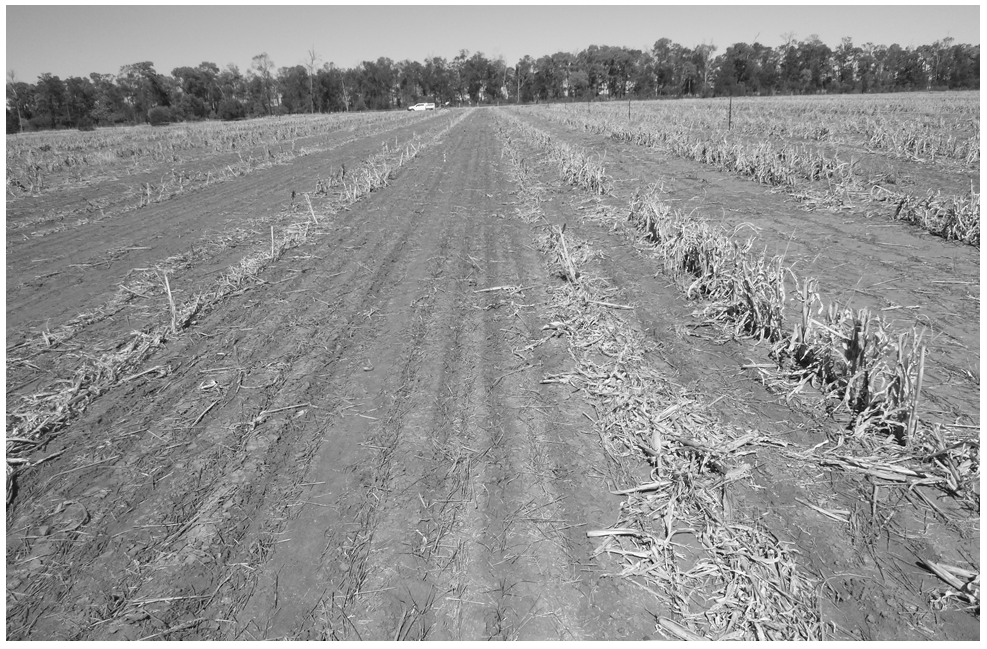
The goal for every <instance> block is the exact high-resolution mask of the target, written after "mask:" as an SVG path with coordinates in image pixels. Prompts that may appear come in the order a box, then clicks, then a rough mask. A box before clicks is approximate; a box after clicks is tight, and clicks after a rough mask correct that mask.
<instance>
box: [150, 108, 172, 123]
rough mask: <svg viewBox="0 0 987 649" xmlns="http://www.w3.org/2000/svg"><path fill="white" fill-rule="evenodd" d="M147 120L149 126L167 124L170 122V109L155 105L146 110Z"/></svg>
mask: <svg viewBox="0 0 987 649" xmlns="http://www.w3.org/2000/svg"><path fill="white" fill-rule="evenodd" d="M147 121H148V122H149V123H150V124H151V126H167V125H168V124H169V123H170V122H171V111H169V110H168V109H167V108H165V107H164V106H155V107H154V108H151V109H150V110H148V111H147Z"/></svg>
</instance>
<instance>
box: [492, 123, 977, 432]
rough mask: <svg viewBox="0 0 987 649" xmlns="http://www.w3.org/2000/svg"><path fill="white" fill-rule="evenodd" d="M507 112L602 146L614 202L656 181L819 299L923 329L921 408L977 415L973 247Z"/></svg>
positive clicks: (967, 420) (678, 203) (882, 214)
mask: <svg viewBox="0 0 987 649" xmlns="http://www.w3.org/2000/svg"><path fill="white" fill-rule="evenodd" d="M512 114H515V115H517V116H519V117H522V118H523V119H524V120H526V121H528V122H529V123H531V124H533V125H535V126H537V127H539V128H541V129H543V130H546V131H547V132H550V133H553V134H555V135H556V136H557V137H560V138H561V139H562V140H563V141H568V142H571V143H574V144H576V145H578V146H580V147H583V148H584V150H585V151H586V153H590V152H593V151H596V152H600V151H603V152H605V155H604V154H603V153H599V154H598V157H601V158H604V164H605V166H606V169H607V173H608V175H610V176H611V177H612V178H613V179H614V181H615V190H614V194H615V196H617V197H619V203H620V206H621V208H622V207H623V206H624V205H626V201H627V200H628V199H629V198H630V192H631V191H632V190H633V189H634V188H637V187H642V188H643V187H646V186H648V185H649V184H650V183H654V182H659V183H661V184H662V186H663V188H664V190H665V192H666V193H665V195H664V196H663V200H664V201H665V202H666V203H668V204H669V205H671V206H673V207H674V208H675V209H679V210H682V211H684V212H687V213H688V212H694V213H696V214H697V216H698V217H701V218H704V219H707V220H709V221H710V222H712V223H719V224H721V225H723V226H724V227H726V228H735V227H737V228H739V229H738V235H737V236H738V237H741V238H746V237H747V236H749V235H753V236H755V237H756V239H757V241H756V244H755V245H756V246H763V247H764V248H765V250H766V251H767V254H769V255H778V254H780V255H784V256H785V259H786V262H785V263H786V265H791V266H794V269H795V272H796V273H798V275H799V277H800V278H802V279H804V278H807V277H814V278H816V279H817V280H818V281H819V291H820V294H821V295H822V297H823V299H824V301H826V302H827V303H830V302H834V301H836V302H839V303H841V304H849V305H850V306H852V307H853V308H861V307H866V308H868V309H870V310H871V312H872V313H875V314H878V315H881V316H882V317H884V318H886V319H888V320H889V321H891V322H892V323H893V326H894V327H895V328H896V329H898V330H902V331H908V330H911V328H912V327H915V328H917V329H919V330H923V329H925V330H926V334H925V336H924V338H923V342H924V344H926V345H927V347H928V349H929V355H928V360H929V362H928V363H927V365H926V375H925V376H926V380H925V382H924V384H923V395H924V400H925V402H926V404H927V405H923V408H924V409H926V410H927V411H930V414H931V411H932V410H935V411H936V412H935V413H934V416H935V417H936V418H937V419H941V420H943V421H946V422H950V423H955V421H956V420H957V419H959V421H960V423H964V424H974V423H976V422H977V421H978V418H979V413H980V392H979V385H977V384H976V383H975V382H974V381H972V380H971V379H970V378H969V376H968V375H967V372H972V373H973V375H974V376H976V377H978V378H979V357H980V336H979V327H978V324H979V321H980V314H979V305H980V299H979V294H980V290H979V289H980V280H979V278H980V253H979V251H978V250H977V249H976V248H973V247H972V246H968V245H965V244H959V243H956V242H949V241H945V240H943V239H942V238H940V237H936V236H933V235H931V234H929V233H927V232H924V231H921V230H920V229H918V228H915V227H912V226H909V225H907V224H904V223H895V222H893V221H891V220H890V219H889V218H887V214H888V213H889V211H890V210H891V209H893V208H891V207H888V206H882V205H878V206H874V207H873V208H872V209H869V210H868V211H867V214H866V215H863V214H860V213H859V212H854V213H850V214H840V213H834V212H830V211H828V210H825V209H819V210H811V211H807V210H803V209H801V208H799V207H797V206H796V204H795V202H794V199H792V198H791V197H789V196H788V195H787V194H784V193H780V192H779V191H776V190H771V189H769V188H767V187H765V186H763V185H759V184H757V183H754V182H753V181H751V180H748V179H746V178H741V177H737V176H736V175H734V174H732V173H728V172H722V171H718V170H716V169H714V168H712V167H711V166H709V165H703V164H701V163H699V162H694V161H691V160H684V159H681V158H678V157H675V156H672V155H668V154H665V153H663V152H661V151H660V149H653V148H647V147H641V146H637V145H634V144H628V143H621V142H616V141H614V140H612V139H610V138H609V137H606V136H604V135H596V134H593V133H590V132H583V131H582V130H578V131H577V130H575V128H574V127H571V126H567V125H565V124H561V123H558V122H554V121H552V120H549V119H547V118H545V117H543V116H541V115H538V114H535V113H533V112H531V111H523V112H516V113H512ZM655 169H660V170H661V173H660V174H658V173H656V172H655ZM745 224H747V226H745ZM751 226H752V227H753V228H756V232H755V230H753V229H751ZM755 249H757V248H755ZM882 309H890V310H888V311H882ZM928 406H932V407H931V408H930V407H928Z"/></svg>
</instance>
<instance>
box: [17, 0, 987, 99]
mask: <svg viewBox="0 0 987 649" xmlns="http://www.w3.org/2000/svg"><path fill="white" fill-rule="evenodd" d="M6 25H7V58H6V69H8V70H10V69H13V70H14V71H15V72H16V74H17V78H18V80H21V81H27V82H30V83H33V82H35V81H36V80H37V77H38V75H40V74H41V73H43V72H50V73H52V74H54V75H56V76H59V77H61V78H63V79H64V78H66V77H70V76H87V75H88V74H89V73H90V72H101V73H110V74H116V73H118V72H119V70H120V67H121V66H122V65H126V64H129V63H136V62H139V61H151V62H153V63H154V67H155V69H156V70H157V71H158V72H160V73H163V74H170V73H171V71H172V70H173V69H174V68H176V67H181V66H186V65H187V66H193V67H194V66H196V65H198V64H199V63H201V62H203V61H210V62H212V63H216V64H217V65H219V67H220V68H223V67H225V66H226V65H227V64H228V63H234V64H236V65H238V66H239V67H240V69H241V71H244V70H246V69H247V68H249V67H250V62H251V59H252V57H253V56H255V55H257V54H260V53H261V52H267V54H268V55H270V57H271V59H272V60H273V61H274V64H275V65H276V66H277V67H282V66H292V65H298V64H302V63H304V62H305V59H306V52H307V51H309V50H310V49H311V48H312V46H314V47H315V51H316V53H317V54H318V55H319V62H318V64H320V65H321V64H322V63H328V62H332V63H335V64H336V65H337V66H338V67H344V68H349V67H353V66H355V65H357V64H359V63H360V62H361V61H365V60H376V59H378V58H379V57H382V56H384V57H388V58H391V59H393V60H394V61H401V60H405V59H410V60H413V61H419V62H421V61H424V59H425V58H426V57H431V56H440V57H443V58H445V59H447V60H451V59H452V58H454V57H455V56H456V55H457V54H458V53H459V51H460V50H461V49H467V50H469V51H470V52H471V53H473V52H483V53H484V54H485V55H486V56H487V57H488V58H497V57H498V56H503V58H504V60H505V61H506V62H507V64H508V65H511V66H512V65H514V64H515V63H516V62H517V61H518V59H520V58H521V57H522V56H524V55H525V54H530V55H531V56H532V57H534V58H538V57H539V56H542V55H545V54H552V53H555V52H558V51H566V52H576V51H579V50H582V49H584V48H586V47H588V46H589V45H617V46H626V47H632V48H635V49H649V48H650V47H651V46H652V45H653V44H654V42H655V41H656V40H658V39H659V38H662V37H667V38H670V39H672V41H674V42H676V43H679V44H681V45H685V46H688V47H695V46H696V45H699V44H700V43H704V42H711V43H713V44H715V45H716V46H717V47H718V48H719V49H718V53H722V52H723V50H724V49H726V47H728V46H729V45H732V44H733V43H736V42H740V41H743V42H746V43H753V42H754V41H755V40H757V41H758V42H760V43H762V44H764V45H768V46H772V47H774V46H777V45H780V44H781V43H782V42H783V39H782V34H787V33H789V32H792V33H794V34H795V37H796V38H797V39H799V40H803V39H806V38H808V37H809V36H810V35H812V34H817V35H818V36H819V38H820V39H822V41H823V42H825V43H826V44H828V45H829V46H830V47H835V46H837V45H839V43H840V39H841V38H842V37H844V36H850V37H851V38H853V41H854V43H855V44H857V45H862V44H864V43H866V42H871V43H874V44H877V45H891V44H892V43H898V44H899V45H901V46H903V47H908V46H910V47H915V46H918V45H923V44H931V43H933V42H935V41H937V40H941V39H943V38H945V37H947V36H951V37H952V38H954V39H955V42H957V43H970V44H979V43H980V6H979V4H965V5H950V6H940V5H914V4H911V5H910V4H896V5H888V4H884V5H876V6H875V5H869V6H866V5H860V4H850V5H822V6H819V5H816V6H810V5H799V4H791V3H789V4H775V5H760V6H750V5H746V6H745V5H737V4H723V3H720V4H717V5H711V4H706V5H696V4H692V5H681V6H660V5H654V4H651V5H642V4H636V5H635V4H631V5H622V6H601V5H585V4H572V3H569V4H555V5H547V6H546V5H541V6H535V5H530V4H515V5H469V4H446V5H434V4H433V5H424V6H419V5H409V4H406V3H405V4H401V5H400V6H394V5H391V6H381V5H370V4H359V5H329V6H325V5H321V6H314V5H308V6H306V5H301V6H281V7H272V6H263V5H243V4H238V5H218V6H197V5H184V6H183V5H172V6H146V5H139V4H138V5H132V4H131V5H110V6H105V5H104V6H83V5H70V6H64V5H62V6H44V5H36V4H35V5H20V6H11V5H7V10H6Z"/></svg>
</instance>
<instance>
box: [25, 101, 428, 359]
mask: <svg viewBox="0 0 987 649" xmlns="http://www.w3.org/2000/svg"><path fill="white" fill-rule="evenodd" d="M446 123H447V121H446V119H444V118H438V119H433V120H430V121H429V122H428V123H427V125H423V124H421V123H415V124H404V125H401V126H398V127H396V128H394V129H389V130H387V131H385V132H383V133H380V134H377V135H374V136H371V137H367V138H362V139H360V140H358V141H356V142H350V143H347V144H343V145H342V146H340V147H338V148H334V149H331V150H329V151H321V152H318V153H312V154H309V155H305V156H299V157H297V158H294V159H293V160H291V161H289V162H287V163H285V164H277V165H274V166H272V167H269V168H266V169H261V170H257V171H255V172H253V173H250V174H248V175H246V176H241V177H238V178H233V179H230V180H227V181H225V182H220V183H216V184H213V185H208V186H206V187H203V188H201V189H199V190H197V191H194V192H190V193H188V194H181V195H178V196H175V197H173V198H171V199H168V200H166V201H164V202H161V203H154V204H152V205H148V206H146V207H144V208H141V209H135V210H131V211H129V212H126V213H123V214H120V215H117V216H115V217H112V218H108V219H106V220H101V221H96V222H92V223H89V224H86V225H84V226H80V227H79V228H74V229H70V230H66V231H62V232H58V233H55V234H52V235H49V236H48V237H44V238H40V239H29V240H23V241H20V240H19V238H17V237H15V238H13V239H12V238H11V236H10V234H9V233H8V245H7V248H8V251H7V294H6V295H7V309H6V313H7V331H8V332H10V331H15V332H25V334H26V333H27V332H28V331H31V330H34V329H35V328H37V327H41V326H42V325H44V324H46V323H47V324H48V326H50V327H54V326H57V325H58V324H59V323H60V322H61V321H62V320H64V319H68V318H70V317H72V316H74V315H75V314H76V313H77V312H79V311H80V310H81V309H82V308H83V306H85V305H91V304H93V303H94V302H96V303H100V302H103V301H105V300H106V299H107V298H108V297H109V296H110V295H111V294H112V293H113V289H114V288H115V286H116V284H117V283H118V282H121V281H123V280H124V279H125V277H126V276H127V274H128V273H129V272H130V271H131V269H133V268H147V267H151V268H153V267H154V266H155V264H159V263H161V262H162V261H163V260H165V259H167V258H168V257H171V256H173V255H180V254H182V253H185V252H188V251H189V250H190V247H191V248H193V249H194V248H195V247H196V246H199V247H201V246H202V245H204V242H205V241H207V240H209V239H212V238H217V237H220V236H222V235H223V234H224V233H225V232H227V231H229V230H232V229H234V228H237V227H238V226H240V225H241V224H242V222H243V221H245V220H247V219H251V220H253V221H256V220H257V219H258V217H260V220H267V219H272V218H274V216H275V215H276V214H278V213H279V212H281V211H282V210H284V209H285V208H287V207H288V206H289V205H290V204H291V192H292V191H293V190H295V191H297V192H304V191H308V192H313V191H314V189H315V184H316V181H317V180H318V179H320V178H326V177H328V176H329V174H330V172H331V171H332V170H333V169H336V170H338V169H339V166H340V164H341V163H344V162H345V163H347V165H348V167H349V168H350V169H351V170H352V169H355V168H357V167H358V166H359V163H360V162H361V161H362V160H363V159H365V158H366V157H367V156H369V155H371V154H373V153H376V152H379V150H380V148H381V145H382V143H384V142H387V141H388V140H391V141H393V139H394V138H395V137H398V138H400V140H401V142H402V143H403V142H404V141H407V140H408V139H410V138H411V137H412V136H413V134H421V135H425V136H427V135H428V134H429V133H432V132H435V131H437V130H439V129H440V128H441V127H442V126H443V125H445V124H446ZM423 127H424V128H423ZM297 200H301V201H303V200H304V199H303V198H301V197H299V198H297ZM267 234H268V233H267V232H260V233H258V235H259V241H263V240H264V237H265V236H267ZM124 249H126V250H124ZM51 251H66V252H65V254H62V255H58V256H56V257H55V258H48V255H49V254H50V252H51ZM112 251H122V254H119V255H111V254H110V253H111V252H112ZM227 256H228V257H229V256H233V257H238V256H239V255H237V251H236V250H235V249H234V250H232V251H228V254H227ZM34 259H43V260H44V261H43V262H41V263H40V264H38V263H32V260H34ZM196 261H199V262H200V263H203V262H204V263H205V264H207V265H209V264H212V265H216V266H217V267H219V268H225V266H226V265H228V264H224V261H225V260H224V259H216V260H213V259H207V260H196ZM86 264H92V266H90V267H86V268H79V269H78V270H75V269H74V268H73V267H72V266H73V265H86ZM38 273H40V275H39V274H38ZM38 314H43V317H40V316H39V315H38ZM16 342H18V341H16V340H8V341H7V345H8V347H9V346H10V345H11V344H13V343H16Z"/></svg>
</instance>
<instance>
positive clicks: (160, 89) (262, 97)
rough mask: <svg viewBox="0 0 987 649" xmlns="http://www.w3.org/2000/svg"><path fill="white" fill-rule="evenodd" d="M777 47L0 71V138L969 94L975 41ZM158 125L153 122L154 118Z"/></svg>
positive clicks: (664, 42) (975, 76) (664, 46)
mask: <svg viewBox="0 0 987 649" xmlns="http://www.w3.org/2000/svg"><path fill="white" fill-rule="evenodd" d="M783 38H784V39H785V42H784V43H783V44H782V45H780V46H778V47H774V48H772V47H768V46H765V45H762V44H760V43H753V44H751V45H748V44H747V43H735V44H733V45H730V46H729V47H727V48H726V50H724V51H723V52H722V53H719V54H717V47H716V46H715V45H709V44H702V45H698V46H696V47H693V48H690V47H684V46H682V45H679V44H677V43H674V42H672V41H671V40H670V39H668V38H662V39H660V40H658V41H657V42H656V43H655V44H654V46H653V47H652V48H651V49H650V50H636V49H631V48H627V47H613V46H597V45H591V46H589V47H587V48H586V49H584V50H582V51H580V52H578V53H575V54H572V53H568V52H557V53H555V54H552V55H546V56H542V57H540V58H538V59H534V58H532V57H531V56H527V55H526V56H524V57H523V58H522V59H521V60H520V61H518V62H517V63H516V64H514V65H513V66H511V65H508V64H507V63H506V62H505V61H504V59H503V58H502V57H500V58H496V59H489V58H487V57H486V56H484V55H483V54H482V53H480V52H476V53H474V54H470V52H469V51H467V50H461V51H460V52H459V54H458V55H457V56H456V57H454V58H453V59H452V60H447V59H445V58H442V57H432V58H428V59H425V61H423V62H421V63H419V62H417V61H408V60H406V61H400V62H395V61H392V60H391V59H389V58H383V57H382V58H379V59H377V60H376V61H364V62H362V63H360V64H359V65H357V66H355V67H353V68H349V69H341V68H338V67H336V66H335V65H334V64H332V63H325V64H323V65H319V62H320V61H319V56H318V54H317V53H316V51H315V48H314V47H313V48H312V50H311V51H309V52H308V53H307V57H306V59H305V61H304V63H302V64H298V65H294V66H287V67H277V66H276V65H275V63H274V61H273V60H271V57H269V56H268V55H267V54H266V53H262V54H259V55H257V56H255V57H253V59H252V61H251V65H250V67H249V69H247V70H245V71H243V72H241V71H240V69H239V67H237V66H236V65H234V64H229V65H227V66H226V67H225V68H223V69H220V68H219V66H217V65H216V64H215V63H209V62H204V63H201V64H199V65H198V66H196V67H180V68H175V69H174V70H172V71H171V74H170V75H166V74H161V73H159V72H157V71H156V70H155V69H154V64H153V63H151V62H149V61H144V62H140V63H133V64H130V65H125V66H123V67H121V68H120V72H119V73H118V74H116V75H112V74H100V73H92V74H90V75H89V77H88V78H87V77H69V78H68V79H65V80H62V79H60V78H59V77H57V76H54V75H52V74H49V73H45V74H42V75H41V76H40V77H39V78H38V80H37V82H36V83H34V84H29V83H26V82H23V81H19V80H18V79H17V77H16V73H15V72H14V71H13V70H9V71H8V73H7V132H8V133H11V132H17V131H19V130H36V129H47V128H81V129H88V128H93V127H95V126H110V125H114V124H136V123H146V122H149V121H151V122H157V121H162V120H163V121H168V120H171V121H186V120H202V119H224V120H232V119H239V118H244V117H255V116H263V115H285V114H297V113H317V112H318V113H326V112H337V111H360V110H387V109H392V108H402V107H404V106H408V105H412V104H415V103H417V102H419V101H433V102H435V103H438V104H446V103H449V104H454V105H463V104H470V105H477V104H485V103H487V104H489V103H528V102H538V101H569V100H572V101H587V100H598V99H627V98H639V99H643V98H659V97H682V96H701V97H709V96H722V95H728V94H729V95H738V96H739V95H775V94H819V93H870V92H896V91H913V90H938V89H979V88H980V46H979V45H966V44H958V43H955V42H954V40H953V39H952V38H945V39H943V40H941V41H936V42H935V43H933V44H931V45H922V46H919V47H914V48H911V47H901V46H899V45H897V44H894V45H890V46H884V45H874V44H872V43H866V44H864V45H862V46H857V45H854V43H853V41H852V40H851V39H850V38H844V39H843V40H842V41H841V43H840V45H839V46H838V47H836V49H831V48H830V47H829V46H827V45H826V44H825V43H823V42H822V41H821V40H819V38H818V37H817V36H814V35H813V36H811V37H809V38H808V39H807V40H796V39H795V38H794V36H793V35H791V34H789V35H786V36H784V37H783ZM156 118H157V119H156Z"/></svg>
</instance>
